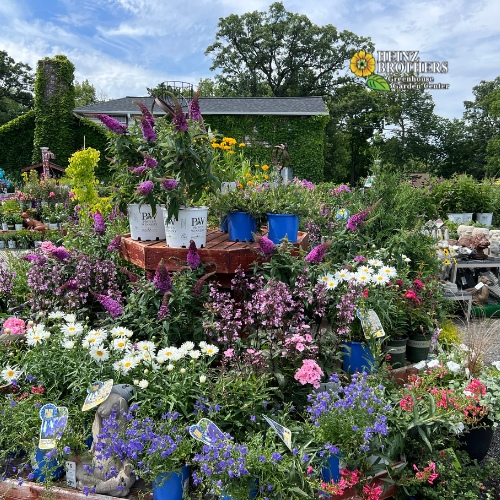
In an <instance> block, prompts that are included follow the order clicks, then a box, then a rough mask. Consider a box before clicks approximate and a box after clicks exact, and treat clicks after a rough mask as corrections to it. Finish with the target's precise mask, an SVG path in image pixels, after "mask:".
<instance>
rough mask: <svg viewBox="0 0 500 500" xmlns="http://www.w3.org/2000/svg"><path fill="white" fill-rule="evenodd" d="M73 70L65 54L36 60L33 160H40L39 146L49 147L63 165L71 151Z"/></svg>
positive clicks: (73, 105) (73, 93)
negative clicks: (37, 61)
mask: <svg viewBox="0 0 500 500" xmlns="http://www.w3.org/2000/svg"><path fill="white" fill-rule="evenodd" d="M74 70H75V67H74V65H73V63H71V61H69V60H68V59H67V57H66V56H64V55H56V56H55V57H53V58H49V57H46V58H45V59H43V60H41V61H40V62H39V63H38V69H37V76H36V83H35V113H36V128H35V137H34V141H33V148H34V149H33V156H32V163H38V162H40V161H41V152H40V147H44V146H46V147H48V148H49V149H50V150H51V151H52V152H53V153H54V154H55V155H56V158H57V162H58V164H59V165H61V166H62V167H65V166H66V165H67V162H68V159H69V157H70V156H71V154H72V153H73V151H74V149H73V148H74V133H73V131H74V126H73V125H74V118H73V108H74V107H75V89H74V86H73V78H74Z"/></svg>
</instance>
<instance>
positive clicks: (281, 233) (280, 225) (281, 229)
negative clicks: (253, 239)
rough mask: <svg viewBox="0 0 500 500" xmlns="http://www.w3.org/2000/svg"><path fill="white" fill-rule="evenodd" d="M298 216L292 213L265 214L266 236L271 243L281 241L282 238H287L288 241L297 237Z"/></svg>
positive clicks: (293, 241) (292, 240) (291, 241)
mask: <svg viewBox="0 0 500 500" xmlns="http://www.w3.org/2000/svg"><path fill="white" fill-rule="evenodd" d="M299 220H300V217H299V216H298V215H294V214H267V227H268V233H269V234H268V235H267V237H268V238H269V239H270V240H271V241H272V242H273V243H275V244H276V243H281V240H282V239H283V238H288V241H289V242H290V243H296V242H297V240H298V239H299Z"/></svg>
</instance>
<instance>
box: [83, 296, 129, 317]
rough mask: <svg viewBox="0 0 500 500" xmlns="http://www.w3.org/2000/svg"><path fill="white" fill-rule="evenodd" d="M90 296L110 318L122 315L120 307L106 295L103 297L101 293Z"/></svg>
mask: <svg viewBox="0 0 500 500" xmlns="http://www.w3.org/2000/svg"><path fill="white" fill-rule="evenodd" d="M91 293H92V295H93V296H94V297H95V298H96V299H97V300H98V301H99V303H100V304H101V305H102V306H103V307H104V309H106V311H108V312H109V314H110V316H111V317H112V318H117V317H118V316H120V315H121V314H123V307H122V305H121V304H120V303H119V302H118V301H117V300H115V299H112V298H111V297H109V296H108V295H103V294H101V293H95V292H92V291H91Z"/></svg>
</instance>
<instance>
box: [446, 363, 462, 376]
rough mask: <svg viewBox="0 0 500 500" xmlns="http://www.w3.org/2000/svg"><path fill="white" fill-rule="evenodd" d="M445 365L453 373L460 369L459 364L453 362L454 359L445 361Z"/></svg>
mask: <svg viewBox="0 0 500 500" xmlns="http://www.w3.org/2000/svg"><path fill="white" fill-rule="evenodd" d="M446 366H447V367H448V369H449V370H450V371H451V372H453V373H458V372H459V371H460V365H459V364H458V363H455V361H447V363H446Z"/></svg>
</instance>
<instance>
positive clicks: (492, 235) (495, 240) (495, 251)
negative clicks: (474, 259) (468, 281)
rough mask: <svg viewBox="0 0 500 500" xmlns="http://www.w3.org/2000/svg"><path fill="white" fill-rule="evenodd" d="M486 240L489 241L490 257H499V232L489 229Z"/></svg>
mask: <svg viewBox="0 0 500 500" xmlns="http://www.w3.org/2000/svg"><path fill="white" fill-rule="evenodd" d="M488 239H489V240H490V256H491V257H500V230H498V229H490V232H489V234H488Z"/></svg>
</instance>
